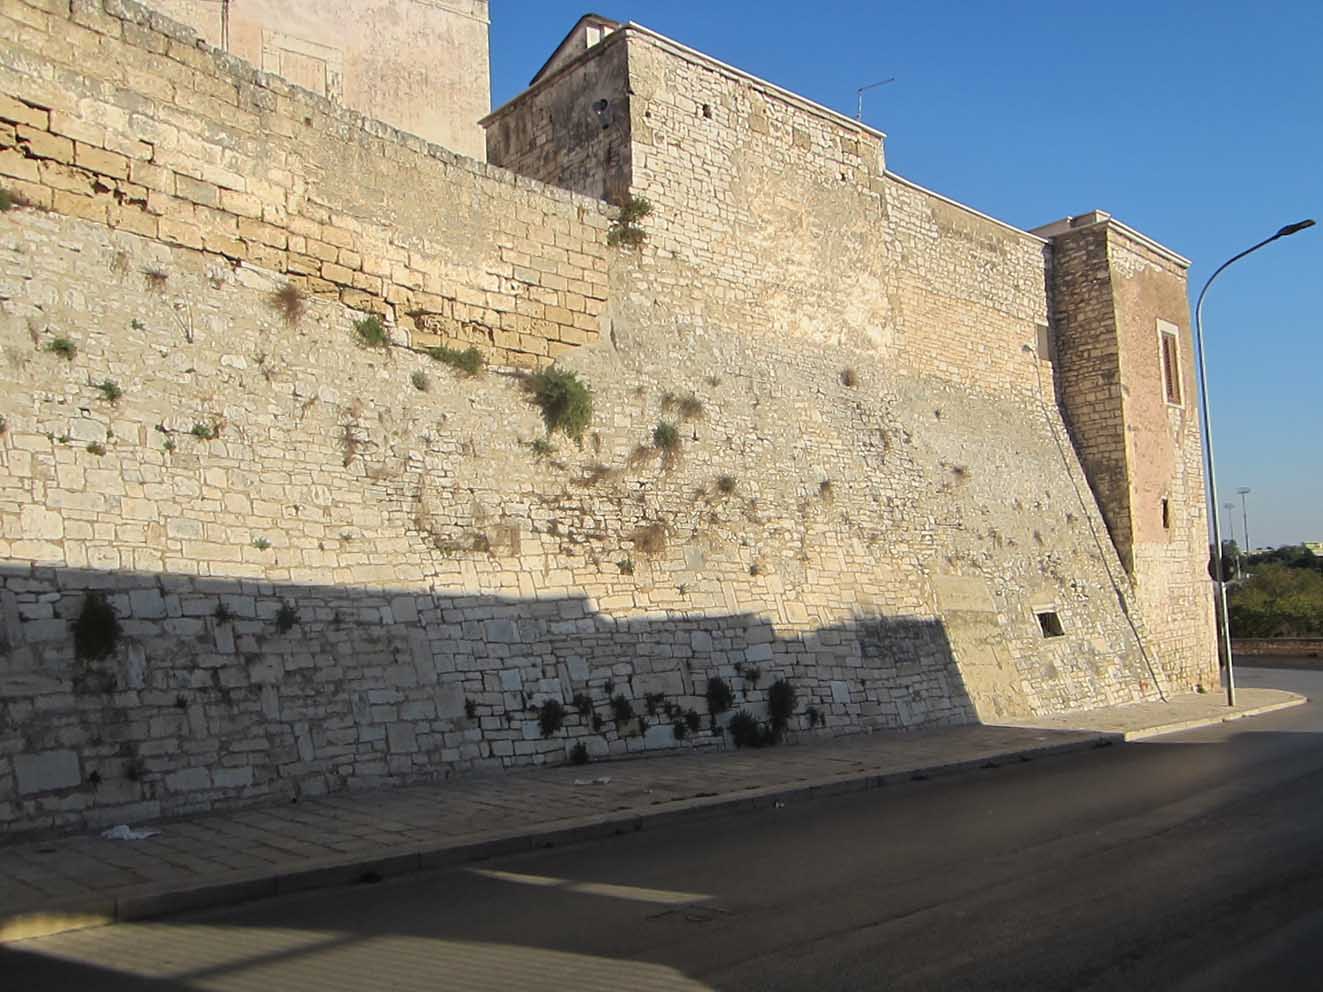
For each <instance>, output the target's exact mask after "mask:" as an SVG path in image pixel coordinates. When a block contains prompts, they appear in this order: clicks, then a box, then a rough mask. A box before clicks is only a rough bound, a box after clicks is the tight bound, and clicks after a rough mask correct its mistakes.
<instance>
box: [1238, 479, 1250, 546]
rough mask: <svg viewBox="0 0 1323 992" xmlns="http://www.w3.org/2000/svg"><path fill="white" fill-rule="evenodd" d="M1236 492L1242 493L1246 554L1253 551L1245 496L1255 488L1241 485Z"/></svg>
mask: <svg viewBox="0 0 1323 992" xmlns="http://www.w3.org/2000/svg"><path fill="white" fill-rule="evenodd" d="M1236 492H1237V493H1238V494H1239V495H1240V515H1241V522H1242V523H1244V525H1245V526H1244V527H1242V528H1241V530H1242V532H1243V533H1244V535H1245V554H1249V553H1250V551H1251V548H1250V543H1249V505H1248V504H1247V503H1246V502H1245V497H1246V496H1248V495H1249V494H1250V493H1252V492H1254V490H1253V489H1251V488H1250V487H1249V486H1241V487H1240V488H1239V489H1237V490H1236Z"/></svg>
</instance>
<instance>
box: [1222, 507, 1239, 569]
mask: <svg viewBox="0 0 1323 992" xmlns="http://www.w3.org/2000/svg"><path fill="white" fill-rule="evenodd" d="M1222 509H1224V510H1226V511H1227V515H1228V516H1230V517H1231V543H1232V544H1235V543H1236V504H1235V503H1223V504H1222ZM1237 547H1238V548H1239V545H1237ZM1240 577H1241V575H1240V555H1236V578H1237V579H1239V578H1240Z"/></svg>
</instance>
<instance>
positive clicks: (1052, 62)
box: [491, 0, 1323, 545]
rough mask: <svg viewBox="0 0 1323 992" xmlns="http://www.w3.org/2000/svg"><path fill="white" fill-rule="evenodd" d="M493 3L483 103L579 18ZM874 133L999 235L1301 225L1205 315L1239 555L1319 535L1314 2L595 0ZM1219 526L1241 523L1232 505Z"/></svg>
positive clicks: (1216, 252) (1322, 248)
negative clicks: (1246, 530)
mask: <svg viewBox="0 0 1323 992" xmlns="http://www.w3.org/2000/svg"><path fill="white" fill-rule="evenodd" d="M589 9H590V8H587V7H585V6H584V5H583V3H582V2H573V0H492V35H491V42H492V76H493V78H492V87H493V94H492V96H493V101H494V105H499V104H501V103H503V102H505V101H506V100H508V99H509V98H510V97H512V96H514V95H515V94H516V93H518V92H519V91H520V90H521V89H523V87H524V86H525V85H527V82H528V80H529V78H530V77H531V76H532V75H533V73H534V72H535V71H536V70H537V69H538V68H539V67H540V66H541V65H542V63H543V61H544V60H545V59H546V58H547V56H548V55H550V53H551V51H552V49H553V48H554V47H555V45H556V44H557V43H558V42H559V41H560V39H561V38H562V37H563V36H564V34H565V33H566V32H567V31H568V30H569V29H570V27H571V26H572V25H573V23H574V22H575V21H576V20H577V19H578V17H579V16H580V15H581V14H584V13H587V12H588V10H589ZM595 12H596V13H600V14H603V15H605V16H607V17H613V18H616V19H619V20H634V21H637V22H639V23H641V24H645V25H647V26H648V27H650V28H653V29H654V30H657V31H660V32H662V33H663V34H667V35H670V36H671V37H673V38H675V39H676V40H678V41H681V42H684V43H685V44H687V45H690V46H692V47H694V48H697V49H699V50H701V51H703V52H706V53H708V54H710V55H713V56H715V57H716V58H719V59H722V60H723V61H726V62H729V63H731V64H732V65H735V66H738V67H739V68H741V69H744V70H746V71H748V72H751V73H753V74H754V75H757V76H762V77H763V78H765V79H768V80H770V81H772V82H775V83H777V84H778V85H781V86H784V87H786V88H787V89H790V90H794V91H795V92H798V93H802V94H803V95H805V96H807V97H809V98H810V99H813V100H816V101H818V102H819V103H822V104H825V105H827V106H829V107H833V108H835V109H837V110H840V111H842V112H844V113H847V114H850V115H853V114H854V109H855V90H856V89H857V88H858V87H859V86H861V85H863V84H865V83H872V82H875V81H877V80H879V79H885V78H887V77H888V76H896V77H897V82H896V83H895V84H893V85H891V86H888V87H885V88H883V89H881V90H877V91H875V92H873V93H872V94H870V95H869V97H868V102H867V104H866V112H865V120H866V121H867V122H868V123H869V124H871V125H873V126H874V127H877V128H879V129H881V130H883V131H885V132H886V133H887V135H888V140H887V161H888V165H889V166H890V167H891V168H893V169H895V170H896V171H897V172H899V173H901V174H902V175H904V176H906V177H908V178H910V179H913V180H914V181H915V182H918V183H921V184H923V185H925V186H928V187H930V188H932V189H935V190H937V191H939V192H941V193H943V194H945V195H947V196H950V197H953V198H955V199H957V200H960V201H961V202H964V203H967V204H969V205H971V206H973V207H976V208H978V209H979V210H982V211H984V212H985V213H989V214H992V215H993V216H995V217H999V218H1001V219H1003V220H1006V221H1009V222H1010V223H1012V224H1015V225H1017V226H1020V227H1033V226H1037V225H1038V224H1043V223H1047V222H1048V221H1052V220H1055V219H1057V218H1059V217H1062V216H1064V215H1066V214H1079V213H1083V212H1085V211H1087V210H1091V209H1094V208H1097V209H1100V210H1106V211H1108V212H1109V213H1111V214H1113V215H1114V216H1116V217H1117V218H1118V219H1120V220H1123V221H1125V222H1126V223H1127V224H1129V225H1131V226H1132V227H1135V228H1138V229H1139V230H1140V231H1143V232H1144V233H1145V234H1147V235H1149V236H1150V237H1152V238H1155V239H1157V240H1158V241H1161V242H1162V243H1164V244H1166V245H1168V246H1170V247H1172V248H1173V249H1175V250H1176V251H1178V252H1180V253H1181V254H1183V255H1185V256H1186V257H1188V258H1191V259H1193V260H1194V268H1193V269H1192V271H1191V273H1190V285H1191V293H1192V295H1193V294H1194V293H1197V292H1198V288H1199V287H1200V286H1202V284H1203V281H1204V280H1205V279H1206V278H1207V277H1208V275H1210V274H1211V272H1212V270H1213V269H1214V268H1216V267H1217V265H1219V264H1221V262H1222V261H1224V260H1225V259H1226V258H1229V257H1230V256H1231V255H1234V254H1235V253H1236V252H1238V251H1241V250H1242V249H1244V248H1247V247H1249V246H1250V245H1251V244H1253V243H1254V242H1256V241H1258V240H1260V239H1261V238H1263V237H1266V236H1267V235H1268V234H1271V233H1272V232H1273V231H1275V230H1277V228H1278V227H1280V226H1282V225H1283V224H1286V223H1288V222H1291V221H1294V220H1297V219H1300V218H1302V217H1306V216H1309V217H1317V218H1318V219H1319V221H1320V222H1321V223H1320V227H1317V228H1314V229H1313V230H1311V231H1308V232H1305V233H1302V234H1298V235H1296V236H1295V237H1293V238H1290V239H1286V240H1283V241H1280V242H1277V243H1276V244H1274V245H1271V246H1269V247H1268V248H1266V249H1264V250H1263V251H1261V252H1259V253H1257V254H1255V255H1253V256H1251V257H1250V258H1248V259H1246V260H1244V261H1243V262H1239V263H1237V265H1236V266H1235V267H1233V268H1232V269H1229V270H1228V271H1227V272H1226V273H1225V274H1224V275H1223V276H1222V277H1221V278H1220V279H1219V280H1218V283H1217V285H1216V286H1215V287H1214V289H1213V290H1212V291H1211V292H1210V294H1209V298H1208V303H1207V304H1206V305H1205V318H1206V320H1205V330H1206V333H1207V335H1208V348H1209V377H1210V380H1211V383H1212V390H1211V392H1212V396H1213V401H1214V404H1213V406H1214V409H1213V418H1214V427H1215V429H1216V439H1217V444H1218V449H1217V450H1218V462H1219V466H1218V467H1219V471H1218V479H1219V485H1220V487H1221V488H1222V502H1224V503H1225V502H1226V501H1227V499H1235V498H1236V497H1235V495H1234V491H1235V489H1236V487H1238V486H1250V487H1252V488H1253V490H1254V493H1253V495H1252V496H1250V537H1251V539H1252V540H1253V543H1254V544H1255V545H1261V544H1282V543H1297V542H1300V541H1304V540H1310V541H1323V319H1321V318H1320V313H1323V59H1320V58H1319V55H1318V46H1319V42H1320V41H1321V40H1323V3H1320V2H1319V0H1286V2H1273V0H1266V2H1258V3H1247V2H1245V0H1211V2H1202V3H1195V2H1180V3H1173V2H1164V0H1113V2H1110V3H1107V4H1079V3H1070V4H1066V3H1060V2H1053V3H1046V2H1015V0H1010V2H1004V3H987V2H969V3H952V2H946V0H928V2H917V0H896V2H887V3H864V2H851V3H847V2H842V0H820V2H817V3H808V4H804V3H790V2H788V0H763V2H761V3H757V4H753V3H729V2H728V3H721V2H713V0H703V2H698V0H619V2H617V0H601V6H599V7H598V8H597V9H596V10H595ZM1235 529H1236V534H1237V537H1238V538H1240V539H1241V540H1242V541H1243V536H1242V535H1241V524H1240V515H1239V513H1237V514H1236V519H1235Z"/></svg>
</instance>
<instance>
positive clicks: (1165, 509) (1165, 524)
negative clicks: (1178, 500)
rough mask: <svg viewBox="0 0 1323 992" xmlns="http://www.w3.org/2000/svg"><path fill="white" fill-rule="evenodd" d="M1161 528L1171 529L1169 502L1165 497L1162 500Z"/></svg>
mask: <svg viewBox="0 0 1323 992" xmlns="http://www.w3.org/2000/svg"><path fill="white" fill-rule="evenodd" d="M1162 529H1163V530H1171V502H1170V501H1169V500H1165V499H1164V500H1163V501H1162Z"/></svg>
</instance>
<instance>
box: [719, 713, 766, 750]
mask: <svg viewBox="0 0 1323 992" xmlns="http://www.w3.org/2000/svg"><path fill="white" fill-rule="evenodd" d="M729 729H730V739H731V740H732V741H734V742H735V746H736V747H741V748H742V747H767V746H768V745H769V744H771V743H773V742H772V734H771V731H770V730H768V729H767V727H766V726H765V725H763V724H761V723H759V722H758V721H757V719H755V718H754V716H753V714H752V713H750V712H749V711H748V710H740V711H739V712H738V713H736V714H735V715H734V716H733V717H731V718H730V725H729Z"/></svg>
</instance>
